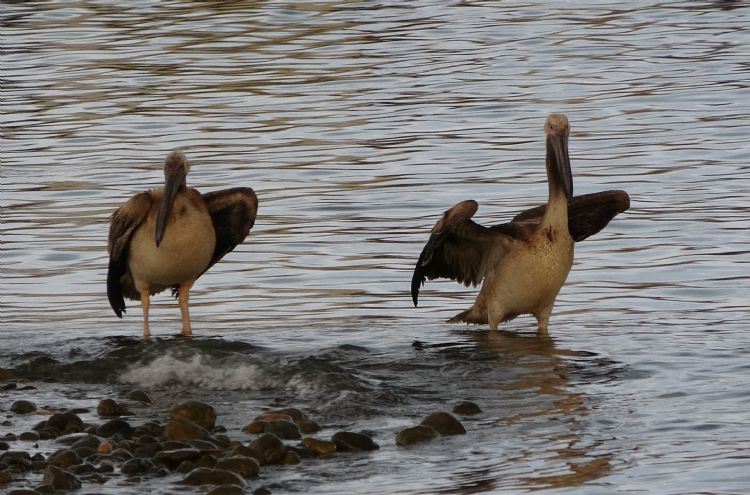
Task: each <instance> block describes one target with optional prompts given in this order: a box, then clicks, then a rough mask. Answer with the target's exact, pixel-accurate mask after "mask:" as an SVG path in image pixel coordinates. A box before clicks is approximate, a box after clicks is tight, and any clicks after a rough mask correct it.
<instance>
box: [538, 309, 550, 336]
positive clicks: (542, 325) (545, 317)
mask: <svg viewBox="0 0 750 495" xmlns="http://www.w3.org/2000/svg"><path fill="white" fill-rule="evenodd" d="M551 314H552V306H549V307H547V308H544V309H543V310H541V311H540V312H539V313H537V314H535V315H534V316H535V317H536V321H537V324H538V325H539V328H537V331H536V333H537V334H538V335H547V334H548V333H547V327H548V325H549V315H551Z"/></svg>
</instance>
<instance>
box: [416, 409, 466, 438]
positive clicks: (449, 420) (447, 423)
mask: <svg viewBox="0 0 750 495" xmlns="http://www.w3.org/2000/svg"><path fill="white" fill-rule="evenodd" d="M421 424H423V425H426V426H431V427H433V428H434V429H435V431H437V432H438V433H440V434H441V435H463V434H465V433H466V428H464V425H462V424H461V422H460V421H459V420H457V419H456V417H455V416H453V415H452V414H450V413H447V412H436V413H432V414H430V415H429V416H427V417H426V418H425V419H424V420H423V421H422V423H421Z"/></svg>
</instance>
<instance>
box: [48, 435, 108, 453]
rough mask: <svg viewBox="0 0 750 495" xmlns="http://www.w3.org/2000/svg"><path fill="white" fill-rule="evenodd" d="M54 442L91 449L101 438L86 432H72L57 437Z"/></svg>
mask: <svg viewBox="0 0 750 495" xmlns="http://www.w3.org/2000/svg"><path fill="white" fill-rule="evenodd" d="M56 442H57V443H61V444H63V445H68V446H69V447H70V448H76V447H91V448H92V449H95V448H96V447H98V446H99V443H100V442H101V438H100V437H97V436H96V435H90V434H88V433H72V434H70V435H63V436H61V437H58V438H57V440H56Z"/></svg>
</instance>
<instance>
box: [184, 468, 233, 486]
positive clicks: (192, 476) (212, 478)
mask: <svg viewBox="0 0 750 495" xmlns="http://www.w3.org/2000/svg"><path fill="white" fill-rule="evenodd" d="M182 483H183V484H185V485H191V486H200V485H237V486H240V487H244V486H245V482H244V480H243V479H242V478H241V477H240V476H239V475H237V474H235V473H233V472H231V471H227V470H225V469H212V468H195V469H193V470H192V471H190V472H189V473H188V474H187V476H185V479H183V480H182Z"/></svg>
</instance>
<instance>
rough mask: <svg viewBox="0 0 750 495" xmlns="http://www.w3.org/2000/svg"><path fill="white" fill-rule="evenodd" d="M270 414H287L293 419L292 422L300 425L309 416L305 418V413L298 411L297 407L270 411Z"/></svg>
mask: <svg viewBox="0 0 750 495" xmlns="http://www.w3.org/2000/svg"><path fill="white" fill-rule="evenodd" d="M269 413H272V414H286V415H287V416H289V417H290V418H292V421H294V422H295V423H297V424H300V423H302V422H303V421H306V420H307V416H305V413H303V412H302V410H300V409H297V408H296V407H286V408H284V409H275V410H273V411H269Z"/></svg>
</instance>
